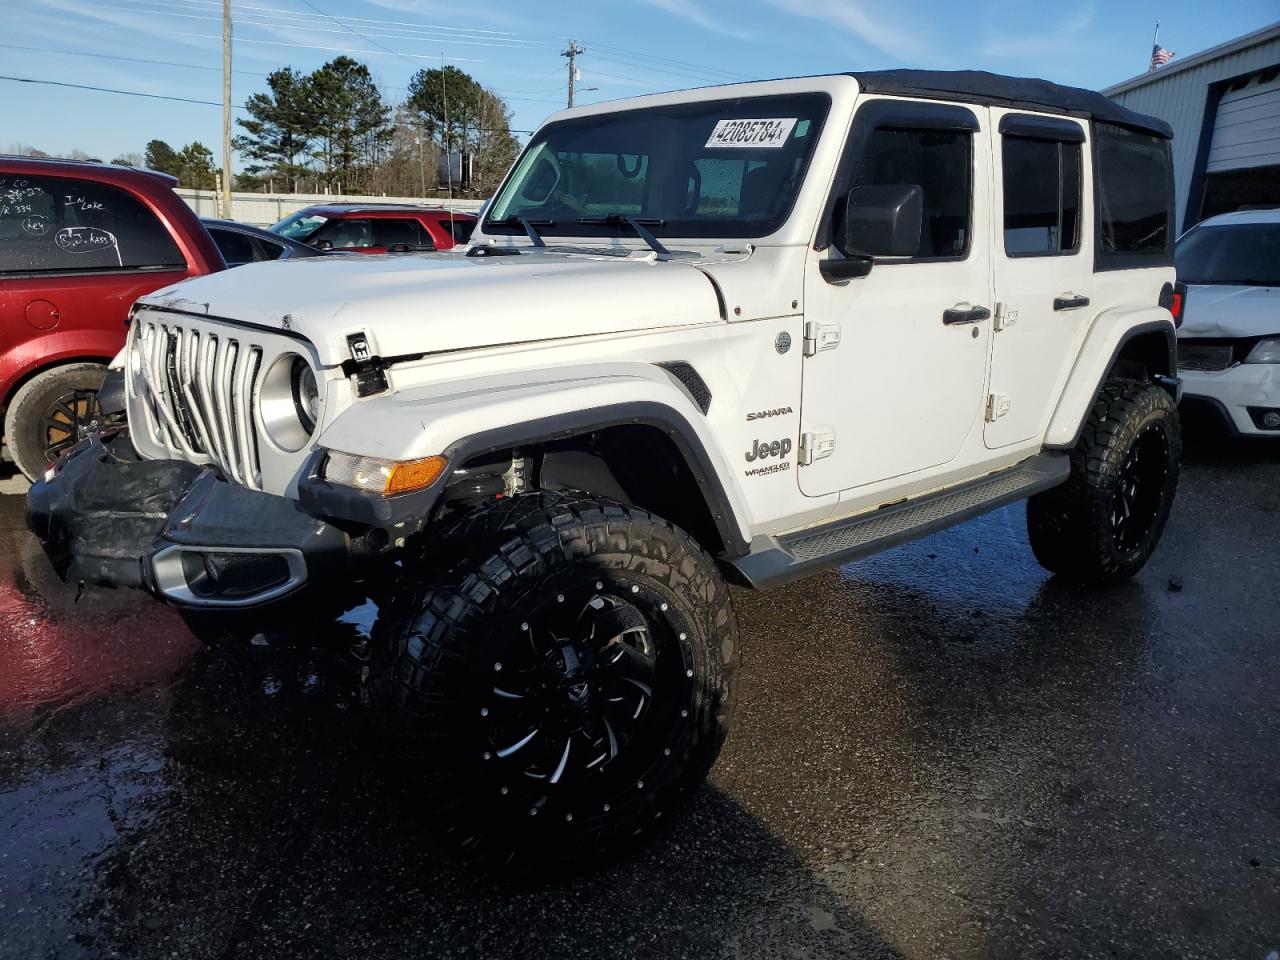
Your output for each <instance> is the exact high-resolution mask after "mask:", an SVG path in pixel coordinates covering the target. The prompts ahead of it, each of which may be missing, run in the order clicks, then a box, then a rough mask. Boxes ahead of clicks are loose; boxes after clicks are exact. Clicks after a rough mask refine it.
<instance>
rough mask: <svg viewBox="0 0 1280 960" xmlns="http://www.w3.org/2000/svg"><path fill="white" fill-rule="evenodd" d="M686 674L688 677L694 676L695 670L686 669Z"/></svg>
mask: <svg viewBox="0 0 1280 960" xmlns="http://www.w3.org/2000/svg"><path fill="white" fill-rule="evenodd" d="M684 675H685V676H686V677H692V676H693V671H692V670H686V671H685V672H684Z"/></svg>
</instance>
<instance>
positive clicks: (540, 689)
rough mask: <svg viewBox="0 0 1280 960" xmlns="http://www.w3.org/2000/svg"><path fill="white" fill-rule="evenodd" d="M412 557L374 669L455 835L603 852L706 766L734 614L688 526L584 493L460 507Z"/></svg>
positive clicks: (725, 715)
mask: <svg viewBox="0 0 1280 960" xmlns="http://www.w3.org/2000/svg"><path fill="white" fill-rule="evenodd" d="M452 534H453V535H452V536H450V535H449V534H445V536H444V538H442V539H441V540H437V541H436V542H435V543H434V544H432V545H431V546H430V547H429V548H428V549H429V551H430V554H431V555H433V556H435V557H437V558H438V557H440V556H441V555H442V554H449V553H455V555H456V557H457V561H456V562H455V563H454V564H453V565H452V566H445V567H444V568H442V567H441V565H440V563H439V561H438V560H436V561H434V562H433V561H432V560H431V559H429V557H428V556H425V555H424V557H423V559H422V561H421V562H420V563H418V564H413V565H408V566H407V567H406V569H405V571H404V573H403V574H402V578H401V580H400V583H399V584H398V585H397V588H396V590H395V593H394V595H393V597H392V599H391V601H390V603H389V604H388V605H387V606H386V607H385V608H384V609H383V611H382V613H381V615H380V618H379V620H378V623H377V625H376V626H375V628H374V656H375V662H376V667H375V671H374V676H373V680H372V682H371V687H372V690H373V693H374V695H375V697H376V698H377V699H378V700H379V701H380V702H381V703H382V704H383V705H385V706H386V707H388V708H389V709H390V711H391V712H392V716H393V719H394V720H395V721H396V725H397V726H398V727H399V728H400V734H401V735H400V736H399V737H398V738H397V744H396V747H397V749H398V750H401V751H406V750H407V751H408V753H409V763H410V765H411V768H412V771H413V773H414V774H415V775H416V776H415V779H416V780H417V781H418V785H419V786H420V788H421V789H422V790H423V792H424V794H425V799H426V800H427V802H428V804H429V806H430V810H431V817H430V821H431V823H432V824H433V825H434V829H435V832H436V834H437V836H438V838H439V839H440V840H441V841H442V843H443V844H444V845H445V846H446V848H447V849H449V850H450V851H451V852H453V853H455V854H457V855H459V856H461V857H462V858H463V859H466V860H468V861H471V862H475V863H479V864H482V865H489V866H498V865H510V866H511V867H512V868H513V869H516V870H519V871H523V872H544V871H555V870H556V869H557V868H562V867H566V866H569V865H576V864H580V863H581V862H583V861H590V860H593V859H595V858H597V857H600V856H603V855H608V854H613V853H616V852H617V851H618V850H619V849H620V848H622V847H624V846H625V845H627V844H629V843H632V842H635V841H636V840H638V839H640V838H643V837H644V836H646V835H647V834H649V833H650V832H651V831H652V830H653V829H654V828H655V827H657V826H658V825H659V824H660V822H661V820H662V818H663V816H664V815H666V814H669V813H671V812H672V811H673V810H674V809H675V808H676V807H678V806H679V804H680V803H681V802H682V801H683V800H685V799H686V798H687V797H688V796H689V794H690V793H692V791H693V790H694V788H696V787H697V786H698V785H699V784H700V783H701V782H702V780H703V779H704V778H705V776H706V774H707V771H708V770H709V769H710V767H711V765H712V763H713V762H714V760H715V758H716V755H717V754H718V752H719V750H720V746H721V744H722V743H723V741H724V737H725V734H726V732H727V729H728V722H729V716H730V712H731V708H732V705H733V690H734V680H735V673H736V667H737V626H736V621H735V619H734V616H733V612H732V610H731V608H730V606H729V597H728V591H727V588H726V587H725V585H724V582H723V580H722V579H721V578H720V576H719V573H718V571H717V570H716V567H715V565H714V563H713V562H712V561H711V559H710V558H709V557H708V556H707V555H706V554H705V553H704V552H703V551H702V550H701V548H700V547H699V546H698V545H697V544H696V543H695V542H694V541H693V540H692V539H691V538H690V537H689V536H688V535H687V534H685V533H684V532H683V531H681V530H678V529H676V528H674V527H672V526H671V525H670V524H667V523H666V522H664V521H662V520H660V519H658V518H656V517H654V516H652V515H650V514H648V513H645V512H644V511H641V510H638V509H634V508H630V507H626V506H623V505H621V504H617V503H612V502H609V501H602V500H598V499H595V498H592V497H589V496H588V495H585V494H531V495H528V496H525V497H518V498H513V500H511V501H507V502H505V503H502V504H500V505H497V506H494V507H491V508H489V509H488V510H487V511H485V514H484V515H482V516H480V517H478V518H477V517H474V516H473V517H471V518H468V519H466V520H464V521H463V522H462V523H460V524H459V525H458V526H457V527H455V528H454V530H453V531H452Z"/></svg>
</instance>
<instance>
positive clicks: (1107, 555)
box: [1027, 379, 1182, 584]
mask: <svg viewBox="0 0 1280 960" xmlns="http://www.w3.org/2000/svg"><path fill="white" fill-rule="evenodd" d="M1135 451H1136V452H1135ZM1142 456H1145V457H1147V458H1148V459H1147V461H1146V464H1145V466H1144V468H1143V469H1144V470H1145V471H1146V472H1144V473H1143V475H1142V483H1143V484H1144V485H1145V486H1144V488H1143V489H1142V490H1141V491H1139V492H1138V494H1137V497H1136V498H1135V497H1134V496H1133V495H1130V496H1129V497H1128V499H1126V495H1125V491H1126V490H1128V489H1129V488H1130V479H1129V477H1130V474H1131V473H1132V470H1133V468H1134V465H1135V464H1136V460H1135V457H1137V458H1138V459H1141V457H1142ZM1181 456H1182V429H1181V426H1180V423H1179V420H1178V410H1177V407H1176V406H1175V405H1174V402H1173V398H1172V397H1170V396H1169V394H1168V392H1167V391H1165V390H1164V389H1163V388H1162V387H1160V386H1158V385H1156V384H1152V383H1142V382H1139V381H1136V380H1120V379H1114V380H1108V381H1107V382H1106V383H1105V384H1104V385H1103V387H1102V390H1101V391H1100V392H1099V394H1098V397H1097V399H1096V400H1095V401H1094V404H1093V407H1092V409H1091V410H1090V412H1089V419H1088V421H1087V422H1086V423H1085V426H1084V430H1083V431H1082V432H1081V434H1080V439H1079V441H1078V442H1077V443H1076V445H1075V447H1074V449H1072V451H1071V454H1070V457H1071V478H1070V479H1069V480H1068V481H1067V482H1066V483H1065V484H1063V485H1062V486H1060V487H1055V488H1054V489H1052V490H1049V491H1046V492H1045V493H1040V494H1036V495H1035V496H1034V497H1032V498H1031V499H1030V500H1029V501H1028V503H1027V532H1028V534H1029V535H1030V539H1031V549H1032V551H1033V552H1034V553H1035V555H1036V560H1038V561H1039V562H1040V565H1041V566H1043V567H1044V568H1045V569H1047V570H1050V571H1052V572H1053V573H1055V574H1058V575H1059V576H1061V577H1064V578H1066V579H1070V580H1075V581H1079V582H1083V583H1097V584H1114V583H1120V582H1122V581H1124V580H1126V579H1128V578H1129V577H1132V576H1133V575H1134V574H1135V573H1137V572H1138V571H1139V570H1140V569H1142V566H1143V564H1145V563H1146V562H1147V558H1148V557H1150V556H1151V553H1152V551H1153V550H1155V547H1156V544H1157V543H1158V542H1159V540H1160V535H1161V533H1163V531H1164V526H1165V523H1166V522H1167V521H1168V519H1169V511H1170V509H1171V508H1172V506H1173V498H1174V494H1175V492H1176V491H1177V487H1178V469H1179V461H1180V459H1181ZM1122 486H1123V487H1125V490H1122ZM1135 500H1136V503H1135V502H1131V501H1135ZM1135 507H1140V509H1136V508H1135ZM1126 508H1127V512H1126ZM1118 517H1119V518H1121V519H1120V520H1119V521H1117V518H1118ZM1130 520H1132V521H1133V522H1135V524H1137V526H1135V528H1134V529H1132V530H1128V529H1124V528H1123V527H1122V528H1120V529H1121V532H1120V533H1118V532H1117V522H1120V523H1122V524H1123V523H1127V522H1129V521H1130Z"/></svg>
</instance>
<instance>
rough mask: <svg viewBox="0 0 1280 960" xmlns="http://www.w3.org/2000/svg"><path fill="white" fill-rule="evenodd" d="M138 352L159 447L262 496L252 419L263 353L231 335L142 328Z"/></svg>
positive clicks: (177, 327) (152, 325)
mask: <svg viewBox="0 0 1280 960" xmlns="http://www.w3.org/2000/svg"><path fill="white" fill-rule="evenodd" d="M134 349H135V350H136V351H137V352H138V355H139V358H140V360H141V367H142V378H143V380H144V382H145V385H146V391H145V401H146V402H145V404H144V409H145V410H146V414H147V419H148V426H149V427H150V428H151V431H152V434H153V435H154V436H155V437H156V439H157V440H159V441H160V442H161V443H163V444H165V445H167V446H169V447H170V448H172V449H173V450H174V451H175V452H176V453H179V454H181V455H182V456H183V457H185V458H186V459H188V460H192V461H195V462H207V463H212V464H215V465H216V466H218V467H220V468H221V469H222V471H223V473H225V474H226V475H227V476H228V477H229V478H230V479H231V480H233V481H235V482H236V483H239V484H241V485H243V486H246V487H249V488H251V489H254V490H261V489H262V472H261V466H260V464H259V461H258V431H257V426H256V425H255V423H254V417H253V405H254V396H255V393H256V391H257V388H258V379H259V375H260V374H261V372H262V350H261V348H260V347H257V346H254V345H252V344H243V343H241V342H240V341H239V340H237V339H236V338H235V337H232V336H228V335H227V334H226V333H225V332H223V333H220V334H215V333H211V332H209V331H207V330H197V329H194V328H193V327H190V326H184V325H183V324H180V323H159V322H155V321H143V322H142V323H141V326H140V328H139V330H138V332H137V340H136V342H135V343H134Z"/></svg>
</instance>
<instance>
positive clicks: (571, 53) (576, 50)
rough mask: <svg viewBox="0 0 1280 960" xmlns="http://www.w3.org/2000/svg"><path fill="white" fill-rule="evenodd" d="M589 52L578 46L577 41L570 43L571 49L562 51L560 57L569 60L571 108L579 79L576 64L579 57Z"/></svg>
mask: <svg viewBox="0 0 1280 960" xmlns="http://www.w3.org/2000/svg"><path fill="white" fill-rule="evenodd" d="M586 52H587V51H586V50H585V49H584V48H583V47H580V46H578V44H577V41H574V40H570V41H569V49H568V50H562V51H561V52H560V56H562V57H568V58H569V106H571V107H572V106H573V85H574V83H575V82H576V81H577V79H578V65H577V63H576V62H575V61H576V60H577V58H578V57H580V56H582V55H583V54H584V53H586Z"/></svg>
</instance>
